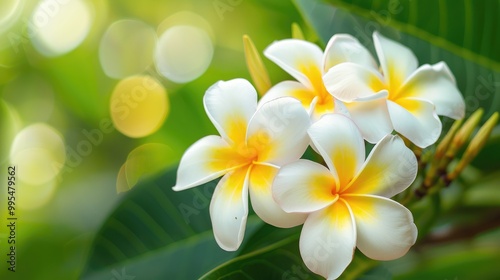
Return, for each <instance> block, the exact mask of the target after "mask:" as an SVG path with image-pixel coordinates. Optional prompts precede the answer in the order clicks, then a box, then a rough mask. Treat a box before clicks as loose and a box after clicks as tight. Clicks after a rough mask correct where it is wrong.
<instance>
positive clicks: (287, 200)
mask: <svg viewBox="0 0 500 280" xmlns="http://www.w3.org/2000/svg"><path fill="white" fill-rule="evenodd" d="M332 190H333V193H335V192H336V185H335V179H334V178H333V176H332V174H331V173H330V171H329V170H328V169H327V168H326V167H324V166H323V165H321V164H318V163H315V162H312V161H309V160H305V159H300V160H298V161H296V162H293V163H290V164H287V165H285V166H283V167H282V168H281V169H280V171H279V172H278V175H277V176H276V178H275V179H274V183H273V196H274V199H275V200H276V202H277V203H278V204H279V205H280V206H281V208H283V210H285V211H286V212H300V213H309V212H314V211H317V210H320V209H323V208H325V207H326V206H328V205H330V204H332V203H333V202H335V201H336V200H337V199H338V195H335V194H333V193H332Z"/></svg>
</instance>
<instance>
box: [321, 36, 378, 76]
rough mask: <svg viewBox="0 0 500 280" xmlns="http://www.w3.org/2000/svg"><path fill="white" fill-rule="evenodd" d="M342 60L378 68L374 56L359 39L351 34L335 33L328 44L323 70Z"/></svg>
mask: <svg viewBox="0 0 500 280" xmlns="http://www.w3.org/2000/svg"><path fill="white" fill-rule="evenodd" d="M342 62H354V63H356V64H360V65H362V66H365V67H367V68H371V69H375V70H376V69H377V64H376V62H375V60H374V59H373V56H372V55H371V54H370V52H369V51H368V50H367V49H366V48H365V47H364V46H363V45H361V43H360V42H359V41H358V39H356V38H354V37H353V36H351V35H349V34H335V35H333V36H332V38H331V39H330V41H328V44H327V45H326V49H325V54H324V58H323V65H324V70H323V71H325V72H326V71H328V69H330V68H332V67H333V66H335V65H337V64H339V63H342Z"/></svg>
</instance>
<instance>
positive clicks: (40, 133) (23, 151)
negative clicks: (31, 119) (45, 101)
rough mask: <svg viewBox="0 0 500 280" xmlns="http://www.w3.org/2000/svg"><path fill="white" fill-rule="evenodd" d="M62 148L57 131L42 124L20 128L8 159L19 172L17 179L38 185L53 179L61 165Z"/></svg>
mask: <svg viewBox="0 0 500 280" xmlns="http://www.w3.org/2000/svg"><path fill="white" fill-rule="evenodd" d="M65 161H66V149H65V146H64V140H63V138H62V136H61V134H60V133H59V132H57V131H56V130H55V129H54V128H52V127H51V126H49V125H47V124H44V123H36V124H32V125H30V126H28V127H26V128H24V129H23V130H21V131H20V132H19V133H18V134H17V135H16V137H15V138H14V141H13V142H12V146H11V149H10V162H11V163H12V164H13V165H15V166H17V167H18V168H19V170H22V172H18V177H19V179H20V180H21V181H24V182H26V183H27V184H30V185H42V184H45V183H47V182H49V181H51V180H53V179H54V178H55V177H56V176H57V175H58V174H59V172H60V171H61V169H62V168H63V167H64V163H65Z"/></svg>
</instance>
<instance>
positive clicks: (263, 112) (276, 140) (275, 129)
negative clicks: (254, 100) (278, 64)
mask: <svg viewBox="0 0 500 280" xmlns="http://www.w3.org/2000/svg"><path fill="white" fill-rule="evenodd" d="M309 125H310V119H309V115H308V114H307V111H306V110H305V109H304V108H303V107H302V105H301V104H300V102H299V101H298V100H296V99H294V98H291V97H282V98H278V99H275V100H273V101H270V102H267V103H265V104H264V105H262V107H261V108H260V109H259V110H257V112H256V113H255V115H254V116H253V118H252V119H251V120H250V123H249V125H248V134H247V139H248V145H249V146H251V147H255V148H256V149H257V151H258V159H257V160H258V161H259V162H267V163H272V164H275V165H278V166H282V165H284V164H286V163H289V162H292V161H295V160H297V159H299V158H300V157H301V156H302V154H303V153H304V151H305V150H306V148H307V145H308V143H309V139H308V137H307V129H308V128H309Z"/></svg>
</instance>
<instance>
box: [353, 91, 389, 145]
mask: <svg viewBox="0 0 500 280" xmlns="http://www.w3.org/2000/svg"><path fill="white" fill-rule="evenodd" d="M386 97H387V91H381V92H379V93H377V94H374V95H372V96H370V97H366V98H358V99H356V100H355V102H351V103H346V104H345V106H346V107H347V109H348V111H349V115H350V117H351V119H352V120H353V121H354V123H355V124H356V125H357V126H358V128H359V130H360V131H361V134H362V135H363V138H364V139H366V141H368V142H370V143H377V142H378V141H380V139H382V138H384V136H386V135H387V134H389V133H391V132H392V130H393V127H392V122H391V117H390V116H389V111H388V109H387V100H386Z"/></svg>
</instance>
